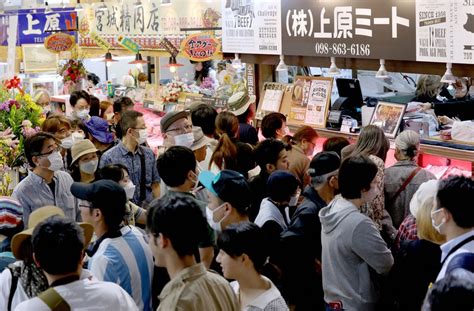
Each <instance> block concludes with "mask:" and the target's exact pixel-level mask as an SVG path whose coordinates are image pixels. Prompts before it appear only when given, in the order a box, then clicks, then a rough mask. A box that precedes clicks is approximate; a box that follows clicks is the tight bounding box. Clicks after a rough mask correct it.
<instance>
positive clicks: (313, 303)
mask: <svg viewBox="0 0 474 311" xmlns="http://www.w3.org/2000/svg"><path fill="white" fill-rule="evenodd" d="M340 166H341V159H340V158H339V156H338V155H337V153H335V152H320V153H318V154H316V155H315V156H314V157H313V159H312V160H311V162H310V164H309V170H308V175H309V176H310V178H311V183H310V184H309V185H308V186H306V188H305V189H304V192H303V197H304V200H303V202H301V205H300V206H298V209H297V210H296V212H295V214H294V215H293V217H292V218H291V222H290V225H289V227H288V229H287V230H285V231H284V232H283V233H282V235H281V242H282V254H283V259H284V261H283V277H284V284H283V285H284V288H285V291H284V292H285V293H286V295H288V299H289V301H290V305H294V306H295V307H296V309H297V310H298V309H301V310H321V309H324V299H323V287H322V276H321V222H320V221H319V216H318V213H319V211H320V210H321V209H322V208H324V207H326V206H327V205H328V204H329V203H330V202H331V201H332V199H334V196H335V195H336V193H337V192H338V188H339V186H338V182H337V174H338V171H339V167H340Z"/></svg>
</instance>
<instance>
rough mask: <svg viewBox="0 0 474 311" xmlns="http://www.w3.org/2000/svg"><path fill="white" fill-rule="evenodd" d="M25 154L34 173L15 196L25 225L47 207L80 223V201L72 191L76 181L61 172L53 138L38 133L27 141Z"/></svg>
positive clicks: (14, 192) (55, 142) (30, 174)
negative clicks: (34, 214)
mask: <svg viewBox="0 0 474 311" xmlns="http://www.w3.org/2000/svg"><path fill="white" fill-rule="evenodd" d="M25 155H26V158H27V160H28V163H29V165H30V166H31V167H32V170H31V171H30V172H29V174H28V176H27V177H26V178H25V179H23V180H22V181H21V182H20V183H19V184H18V185H17V186H16V187H15V189H14V190H13V194H12V197H13V198H15V199H16V200H17V201H19V202H20V204H21V206H22V207H23V222H24V223H25V226H27V225H28V217H29V215H30V214H31V212H33V211H34V210H36V209H38V208H40V207H43V206H46V205H54V206H59V207H61V209H63V211H64V214H65V215H66V217H68V218H70V219H73V220H78V221H79V220H80V218H81V217H80V212H79V209H78V202H77V200H76V199H75V198H74V196H73V195H72V194H71V191H70V188H71V185H72V183H73V182H74V181H73V179H72V178H71V176H70V175H69V174H68V173H66V172H63V171H61V169H62V168H63V160H62V157H61V154H60V153H59V147H58V144H57V140H56V139H55V138H54V136H52V135H51V134H48V133H44V132H39V133H37V134H35V135H33V136H31V137H29V138H28V139H27V140H26V141H25Z"/></svg>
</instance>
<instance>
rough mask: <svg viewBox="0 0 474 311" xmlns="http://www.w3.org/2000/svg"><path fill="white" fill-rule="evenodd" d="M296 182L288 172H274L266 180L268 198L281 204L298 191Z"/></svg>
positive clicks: (293, 176)
mask: <svg viewBox="0 0 474 311" xmlns="http://www.w3.org/2000/svg"><path fill="white" fill-rule="evenodd" d="M298 185H299V183H298V180H297V179H296V177H295V175H293V174H291V173H290V172H288V171H282V170H279V171H275V172H273V173H271V175H270V177H268V180H267V192H268V196H269V197H270V198H271V199H272V200H275V201H277V202H283V201H285V200H287V199H289V197H291V196H292V195H293V194H294V192H295V191H296V189H298Z"/></svg>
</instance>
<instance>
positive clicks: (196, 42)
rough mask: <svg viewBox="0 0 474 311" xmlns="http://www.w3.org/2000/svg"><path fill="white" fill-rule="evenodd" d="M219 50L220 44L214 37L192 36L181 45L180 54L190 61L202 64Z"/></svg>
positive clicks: (206, 35) (205, 35)
mask: <svg viewBox="0 0 474 311" xmlns="http://www.w3.org/2000/svg"><path fill="white" fill-rule="evenodd" d="M219 49H220V44H219V42H218V41H217V39H216V38H215V37H214V36H211V35H208V34H194V35H191V36H189V37H187V38H186V39H185V40H184V41H183V42H182V43H181V52H182V53H183V54H184V56H186V57H187V58H189V59H190V60H193V61H197V62H204V61H207V60H210V59H212V58H213V57H214V56H215V55H216V54H217V53H218V52H219Z"/></svg>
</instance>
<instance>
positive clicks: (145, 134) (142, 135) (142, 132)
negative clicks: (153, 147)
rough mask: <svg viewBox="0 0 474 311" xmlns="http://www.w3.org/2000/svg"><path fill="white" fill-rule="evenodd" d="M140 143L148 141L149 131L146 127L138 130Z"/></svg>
mask: <svg viewBox="0 0 474 311" xmlns="http://www.w3.org/2000/svg"><path fill="white" fill-rule="evenodd" d="M138 135H139V136H138V140H137V142H138V144H139V145H142V144H144V143H145V142H146V140H147V138H148V132H147V131H146V129H141V130H139V131H138Z"/></svg>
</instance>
